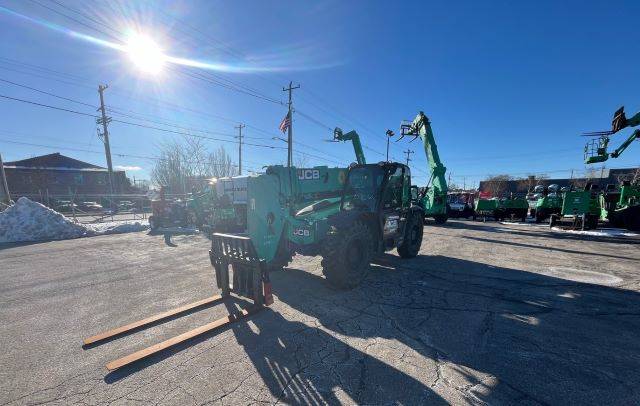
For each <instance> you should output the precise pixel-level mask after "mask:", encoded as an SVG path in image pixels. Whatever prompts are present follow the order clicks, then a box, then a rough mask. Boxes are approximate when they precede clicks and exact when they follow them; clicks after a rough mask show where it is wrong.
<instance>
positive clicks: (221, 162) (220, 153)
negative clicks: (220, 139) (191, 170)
mask: <svg viewBox="0 0 640 406" xmlns="http://www.w3.org/2000/svg"><path fill="white" fill-rule="evenodd" d="M207 169H208V176H209V177H214V178H223V177H226V176H234V175H236V174H237V173H238V170H237V169H238V168H237V167H236V165H234V164H233V163H232V162H231V157H230V156H229V154H227V151H226V150H225V149H224V147H223V146H222V145H221V146H220V147H218V149H216V150H215V151H213V152H211V153H210V154H209V155H208V157H207Z"/></svg>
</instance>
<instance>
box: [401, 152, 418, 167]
mask: <svg viewBox="0 0 640 406" xmlns="http://www.w3.org/2000/svg"><path fill="white" fill-rule="evenodd" d="M403 152H404V153H405V154H407V166H409V161H411V159H410V158H409V155H411V154H413V153H414V152H416V151H413V150H410V149H408V148H407V150H406V151H403Z"/></svg>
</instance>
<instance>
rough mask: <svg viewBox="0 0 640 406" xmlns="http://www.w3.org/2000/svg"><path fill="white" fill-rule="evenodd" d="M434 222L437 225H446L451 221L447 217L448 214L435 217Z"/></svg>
mask: <svg viewBox="0 0 640 406" xmlns="http://www.w3.org/2000/svg"><path fill="white" fill-rule="evenodd" d="M433 220H434V222H435V223H436V224H438V225H439V224H444V223H446V222H447V220H449V216H447V215H446V214H436V215H435V216H433Z"/></svg>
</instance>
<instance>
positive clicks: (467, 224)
mask: <svg viewBox="0 0 640 406" xmlns="http://www.w3.org/2000/svg"><path fill="white" fill-rule="evenodd" d="M496 224H497V225H498V226H503V225H502V224H499V223H495V222H494V223H492V224H490V225H483V224H482V223H478V222H474V221H455V222H448V223H447V226H448V227H449V228H453V229H463V230H464V229H466V230H474V231H482V232H489V233H497V234H502V233H506V234H510V235H520V236H526V237H542V238H553V239H556V240H573V241H593V242H603V243H612V244H638V245H640V238H637V237H620V236H604V235H589V234H573V233H563V232H556V231H552V230H550V229H549V226H548V225H547V224H537V225H531V226H520V227H521V228H515V226H514V227H511V228H509V229H505V228H503V227H496V226H495V225H496ZM536 226H537V227H536ZM504 227H507V226H504ZM527 227H535V228H534V229H533V230H527ZM594 231H598V230H597V229H596V230H594ZM625 231H626V230H625ZM629 232H630V233H631V231H629Z"/></svg>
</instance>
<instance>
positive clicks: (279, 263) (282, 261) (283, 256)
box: [267, 230, 293, 272]
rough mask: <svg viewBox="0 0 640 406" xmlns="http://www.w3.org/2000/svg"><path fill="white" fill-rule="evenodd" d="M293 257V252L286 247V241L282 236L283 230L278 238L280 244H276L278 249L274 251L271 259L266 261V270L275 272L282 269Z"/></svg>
mask: <svg viewBox="0 0 640 406" xmlns="http://www.w3.org/2000/svg"><path fill="white" fill-rule="evenodd" d="M292 259H293V252H291V251H290V250H289V249H287V247H286V241H285V238H284V230H283V235H282V238H280V245H279V246H278V251H276V255H275V256H274V257H273V259H272V260H271V261H270V262H268V263H267V270H268V271H269V272H277V271H282V270H283V269H284V267H285V266H287V265H289V263H290V262H291V260H292Z"/></svg>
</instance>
